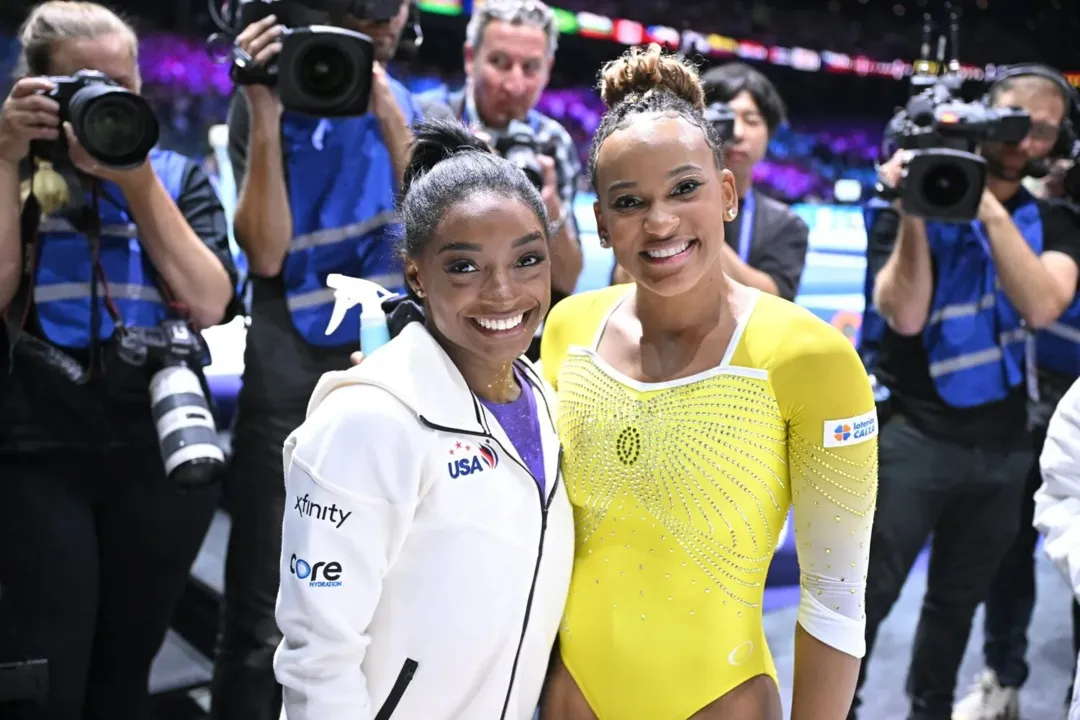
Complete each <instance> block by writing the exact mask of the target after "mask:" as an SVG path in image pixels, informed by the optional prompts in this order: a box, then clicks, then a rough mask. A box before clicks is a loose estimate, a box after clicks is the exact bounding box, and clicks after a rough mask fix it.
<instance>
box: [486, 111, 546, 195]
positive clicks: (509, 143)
mask: <svg viewBox="0 0 1080 720" xmlns="http://www.w3.org/2000/svg"><path fill="white" fill-rule="evenodd" d="M491 144H492V145H493V146H494V147H495V152H497V153H498V154H499V155H502V156H503V157H504V158H506V159H507V160H509V161H510V163H511V164H513V165H516V166H517V167H518V168H520V169H521V171H522V172H523V173H525V176H526V177H527V178H529V182H531V183H532V184H533V185H534V186H535V187H536V189H537V190H543V189H544V168H543V166H542V165H541V164H540V157H539V156H540V155H547V156H548V157H554V156H555V147H554V145H553V144H552V143H541V142H540V140H539V139H538V138H537V137H536V133H535V132H533V129H532V128H531V127H529V125H528V124H526V123H524V122H522V121H520V120H511V121H510V124H509V125H507V126H506V129H505V130H501V131H496V132H494V133H493V134H492V137H491Z"/></svg>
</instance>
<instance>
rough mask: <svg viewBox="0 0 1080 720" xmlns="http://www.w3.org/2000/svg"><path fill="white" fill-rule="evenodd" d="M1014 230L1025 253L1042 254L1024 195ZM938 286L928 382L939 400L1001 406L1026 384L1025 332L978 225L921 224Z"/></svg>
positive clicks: (927, 336)
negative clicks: (1021, 239)
mask: <svg viewBox="0 0 1080 720" xmlns="http://www.w3.org/2000/svg"><path fill="white" fill-rule="evenodd" d="M1020 192H1021V193H1024V196H1023V203H1022V204H1021V205H1020V207H1018V208H1017V209H1016V210H1015V211H1013V213H1012V219H1013V222H1014V223H1016V227H1017V229H1018V230H1019V231H1020V234H1021V235H1023V237H1024V239H1025V240H1027V243H1028V245H1029V246H1030V247H1031V249H1032V250H1033V251H1034V252H1035V253H1036V254H1039V253H1041V252H1042V248H1043V228H1042V218H1041V216H1040V213H1039V206H1038V204H1037V203H1036V201H1035V198H1034V197H1032V196H1031V195H1030V193H1028V192H1027V191H1026V190H1021V191H1020ZM926 233H927V237H928V238H929V241H930V252H931V253H932V254H933V257H934V262H935V265H936V267H937V282H936V287H935V289H934V297H933V301H932V303H931V306H930V315H929V317H928V318H927V321H926V328H925V329H924V330H923V341H924V342H925V344H926V351H927V355H928V356H929V359H930V377H931V378H932V379H933V381H934V385H935V386H936V387H937V391H938V394H939V395H940V396H941V398H942V400H944V401H945V402H946V403H948V404H949V405H951V406H953V407H958V408H967V407H977V406H979V405H985V404H988V403H992V402H996V401H999V400H1004V399H1005V398H1006V397H1007V396H1008V395H1009V392H1010V391H1011V390H1012V389H1014V388H1016V387H1017V386H1019V385H1021V384H1022V383H1023V382H1024V380H1025V362H1026V345H1027V339H1028V332H1027V330H1026V329H1025V328H1024V326H1023V321H1022V318H1021V317H1020V313H1019V312H1018V311H1017V310H1016V308H1015V307H1013V305H1012V302H1010V300H1009V299H1008V297H1007V296H1006V295H1005V291H1004V290H1002V289H1001V287H1000V284H999V282H998V276H997V271H996V269H995V267H994V263H993V260H992V255H991V252H990V246H989V241H988V240H987V238H986V236H985V231H984V230H983V227H982V224H981V223H979V222H972V223H968V224H946V223H937V222H928V223H926Z"/></svg>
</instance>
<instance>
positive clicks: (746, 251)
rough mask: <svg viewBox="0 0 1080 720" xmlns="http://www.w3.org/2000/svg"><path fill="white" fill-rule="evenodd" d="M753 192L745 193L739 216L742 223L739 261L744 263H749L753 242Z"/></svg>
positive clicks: (740, 226) (740, 227)
mask: <svg viewBox="0 0 1080 720" xmlns="http://www.w3.org/2000/svg"><path fill="white" fill-rule="evenodd" d="M755 205H756V203H755V201H754V191H753V190H750V191H749V192H747V193H746V198H745V199H744V200H743V201H742V207H741V208H739V214H740V215H742V223H741V224H740V225H739V259H740V260H742V261H743V262H744V263H746V262H749V261H750V246H751V244H753V240H754V210H755V207H754V206H755Z"/></svg>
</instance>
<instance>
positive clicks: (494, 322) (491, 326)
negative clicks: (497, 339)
mask: <svg viewBox="0 0 1080 720" xmlns="http://www.w3.org/2000/svg"><path fill="white" fill-rule="evenodd" d="M523 319H525V314H524V313H522V314H521V315H515V316H514V317H508V318H476V324H477V325H479V326H480V327H482V328H484V329H485V330H513V329H514V328H516V327H517V326H518V325H520V324H521V321H522V320H523Z"/></svg>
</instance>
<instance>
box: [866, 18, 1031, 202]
mask: <svg viewBox="0 0 1080 720" xmlns="http://www.w3.org/2000/svg"><path fill="white" fill-rule="evenodd" d="M949 13H950V33H951V45H952V59H951V60H949V61H948V64H947V66H946V65H945V37H944V36H941V37H939V39H938V52H937V63H936V64H933V63H932V62H931V60H930V46H931V25H930V16H929V15H926V16H925V24H924V27H923V43H922V52H921V57H920V59H919V61H918V62H917V63H916V64H915V73H914V75H913V76H912V79H911V85H912V91H913V95H912V97H911V99H910V100H908V102H907V105H905V106H904V107H903V108H901V109H900V110H899V111H898V112H897V114H896V115H895V116H893V118H892V119H891V120H890V121H889V124H888V125H887V126H886V129H885V142H884V143H883V147H882V150H883V154H884V155H885V156H886V158H887V157H889V156H891V155H892V154H893V152H895V151H896V150H913V151H914V153H913V155H912V157H911V159H910V160H909V161H908V163H907V164H906V166H905V169H904V178H903V181H902V184H901V186H900V187H898V188H894V189H892V192H894V193H898V195H899V197H900V198H901V199H902V202H903V207H904V211H905V212H907V213H909V214H911V215H915V216H919V217H924V218H926V219H929V220H940V221H945V222H967V221H970V220H974V219H975V217H976V216H977V215H978V210H979V202H980V200H981V198H982V193H983V190H984V189H985V188H986V180H987V165H986V160H985V159H983V158H982V157H981V156H979V155H977V154H976V153H975V151H976V149H977V148H978V146H979V145H981V144H982V143H985V142H1002V143H1010V144H1016V143H1019V142H1022V141H1023V139H1024V138H1025V137H1027V134H1028V132H1029V131H1030V130H1031V117H1030V116H1029V115H1028V114H1027V113H1026V112H1025V111H1023V110H1020V109H1018V108H991V107H989V105H988V104H987V103H986V101H985V100H982V101H978V102H972V103H965V102H963V101H962V100H961V99H960V98H959V92H960V86H961V84H962V83H963V78H962V77H961V75H960V61H959V59H958V57H957V45H958V38H959V27H958V23H957V16H956V13H955V12H954V11H953V10H952V9H951V8H950V10H949ZM943 66H944V67H945V68H946V69H945V72H944V73H943V74H939V72H938V71H939V69H940V68H941V67H943ZM878 190H879V193H882V194H885V192H886V191H885V188H882V187H881V186H880V185H879V188H878Z"/></svg>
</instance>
